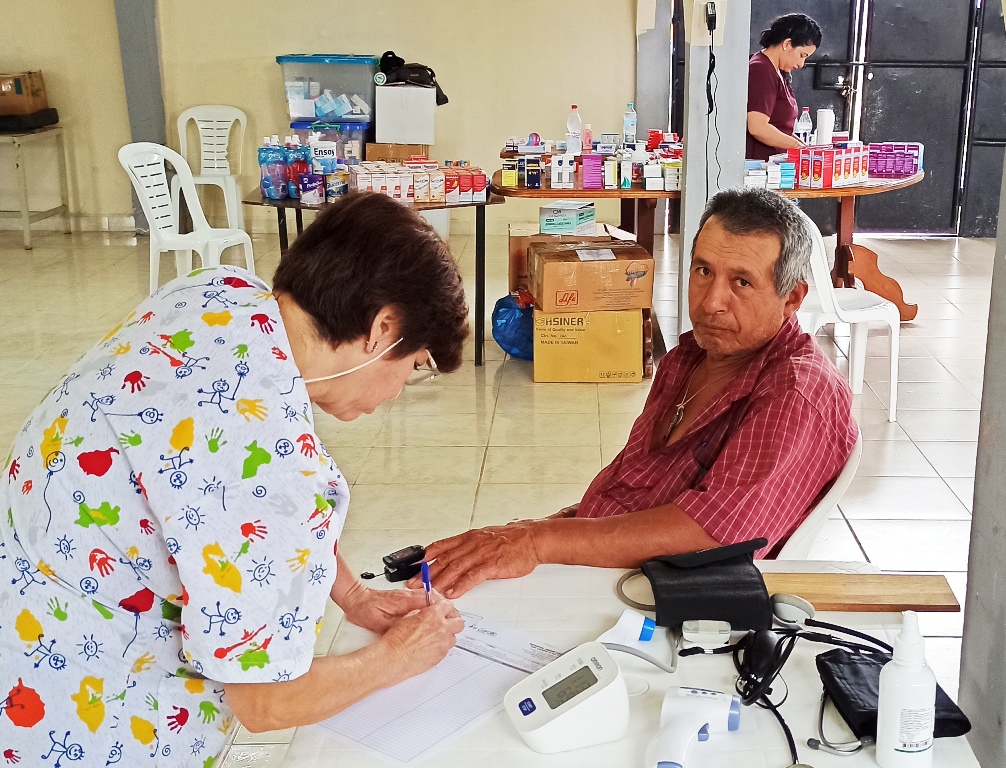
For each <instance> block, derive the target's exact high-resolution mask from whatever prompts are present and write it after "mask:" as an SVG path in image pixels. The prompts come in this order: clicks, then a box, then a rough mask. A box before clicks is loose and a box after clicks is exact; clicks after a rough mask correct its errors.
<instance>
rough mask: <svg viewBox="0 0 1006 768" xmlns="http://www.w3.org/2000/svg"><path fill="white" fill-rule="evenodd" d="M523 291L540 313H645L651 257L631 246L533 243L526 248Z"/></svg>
mask: <svg viewBox="0 0 1006 768" xmlns="http://www.w3.org/2000/svg"><path fill="white" fill-rule="evenodd" d="M527 253H528V289H529V291H530V293H531V295H532V296H534V299H535V306H537V307H539V308H540V309H543V310H544V311H546V312H575V311H585V310H605V311H608V310H622V309H646V308H648V307H650V306H651V305H652V303H653V257H652V256H651V255H650V254H649V253H648V252H647V251H646V249H645V248H643V247H642V246H640V245H637V244H636V243H633V242H625V241H619V240H609V241H608V242H600V243H589V244H584V243H562V242H559V243H556V242H537V243H532V244H531V245H529V246H528V252H527Z"/></svg>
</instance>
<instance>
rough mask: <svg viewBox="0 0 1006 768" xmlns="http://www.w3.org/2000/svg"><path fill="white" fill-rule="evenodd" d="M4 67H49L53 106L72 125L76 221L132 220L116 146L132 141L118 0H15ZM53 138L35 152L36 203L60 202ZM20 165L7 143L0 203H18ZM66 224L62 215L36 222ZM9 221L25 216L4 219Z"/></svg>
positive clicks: (7, 18)
mask: <svg viewBox="0 0 1006 768" xmlns="http://www.w3.org/2000/svg"><path fill="white" fill-rule="evenodd" d="M0 17H2V22H0V72H23V71H25V70H41V71H42V74H43V76H44V77H45V85H46V92H47V93H48V96H49V106H51V107H55V108H56V109H57V110H59V116H60V123H61V124H62V125H63V128H64V130H65V133H66V142H67V155H68V160H69V166H68V175H69V181H70V204H71V210H72V211H73V213H74V214H75V218H76V226H77V227H78V228H83V229H102V228H105V227H106V225H107V223H108V222H107V221H106V219H107V217H112V222H111V224H112V227H113V228H116V227H121V226H123V225H124V224H126V223H128V222H131V221H132V203H131V198H130V191H129V181H128V179H127V178H126V175H125V173H124V172H123V171H122V168H121V167H120V166H119V162H118V160H117V159H116V152H118V150H119V147H120V146H122V145H123V144H126V143H128V142H129V120H128V117H127V112H126V91H125V86H124V84H123V80H122V63H121V61H120V58H119V39H118V34H117V31H116V24H115V8H114V5H113V2H112V0H88V2H86V3H83V4H82V3H80V2H72V1H71V0H13V1H12V2H7V3H4V4H3V10H2V12H0ZM51 146H52V145H51V144H49V143H48V142H46V143H45V144H44V145H42V146H40V147H37V148H35V149H34V151H32V152H29V153H28V156H27V158H26V166H27V169H28V173H29V179H28V183H29V188H30V189H31V195H30V197H29V199H30V203H31V207H32V209H33V210H38V209H43V208H51V207H53V206H55V205H59V184H58V180H57V174H56V162H55V159H54V155H53V151H52V149H51ZM14 172H15V166H14V158H13V152H12V150H11V149H10V148H9V147H6V148H0V209H4V210H12V209H17V208H18V202H17V200H18V198H17V196H16V195H15V194H14V189H15V187H14V186H13V185H14V183H15V178H16V177H15V175H14ZM47 225H51V226H56V227H62V220H61V219H49V220H47V221H45V222H40V223H39V224H36V225H35V226H36V227H43V226H47ZM0 226H3V227H5V228H12V227H18V228H19V227H20V222H19V221H15V220H11V219H7V220H4V219H0Z"/></svg>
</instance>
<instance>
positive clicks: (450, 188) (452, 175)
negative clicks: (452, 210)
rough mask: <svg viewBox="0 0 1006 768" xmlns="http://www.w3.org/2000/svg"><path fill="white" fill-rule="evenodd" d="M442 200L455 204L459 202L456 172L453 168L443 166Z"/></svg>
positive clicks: (459, 193) (459, 195)
mask: <svg viewBox="0 0 1006 768" xmlns="http://www.w3.org/2000/svg"><path fill="white" fill-rule="evenodd" d="M444 202H445V203H447V205H457V204H458V203H460V202H461V190H460V188H459V180H458V172H457V171H456V170H455V169H454V168H444Z"/></svg>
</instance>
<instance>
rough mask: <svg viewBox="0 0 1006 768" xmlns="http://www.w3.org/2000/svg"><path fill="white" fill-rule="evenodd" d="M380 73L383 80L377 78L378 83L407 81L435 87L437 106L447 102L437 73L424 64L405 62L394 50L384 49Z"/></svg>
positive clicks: (412, 83)
mask: <svg viewBox="0 0 1006 768" xmlns="http://www.w3.org/2000/svg"><path fill="white" fill-rule="evenodd" d="M379 66H380V70H381V73H382V74H383V75H384V82H383V83H382V82H380V80H378V84H379V85H385V84H388V85H390V84H391V83H408V84H409V85H421V86H425V87H427V88H436V89H437V106H438V107H442V106H443V105H444V104H446V103H447V101H448V99H447V94H446V93H444V92H443V90H442V89H441V88H440V84H439V83H438V82H437V73H436V72H434V71H433V70H432V69H430V68H429V67H427V66H426V65H425V64H406V63H405V59H403V58H402V57H401V56H397V55H396V54H395V52H394V51H385V52H384V55H383V56H381V63H380V65H379Z"/></svg>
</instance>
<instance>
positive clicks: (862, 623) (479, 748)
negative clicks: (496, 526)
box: [223, 561, 978, 768]
mask: <svg viewBox="0 0 1006 768" xmlns="http://www.w3.org/2000/svg"><path fill="white" fill-rule="evenodd" d="M866 568H867V570H874V571H875V569H874V568H872V567H871V566H866ZM764 570H766V571H767V570H799V571H803V572H807V571H815V572H820V571H840V570H851V571H862V570H863V566H862V565H861V564H853V563H848V564H838V563H815V562H812V561H801V562H800V563H771V564H766V565H765V567H764ZM621 573H622V571H618V570H612V569H602V568H585V567H570V566H559V565H550V566H539V567H538V568H537V569H536V570H535V571H534V573H532V574H531V575H529V576H526V577H524V578H522V579H512V580H507V581H496V582H489V583H486V584H482V585H480V586H479V587H476V588H475V589H473V590H472V591H471V592H470V593H468V594H467V595H465V596H464V597H462V598H460V599H459V600H457V601H456V605H457V607H458V608H459V609H460V610H462V611H465V612H469V613H476V614H480V615H483V616H485V617H487V618H490V619H491V620H493V621H495V622H498V623H501V624H504V625H507V626H511V627H513V628H515V629H519V630H522V631H525V632H528V633H530V634H533V635H535V636H536V637H538V638H540V639H541V640H543V641H545V642H549V643H552V644H554V645H556V646H558V647H568V648H571V647H574V646H576V645H579V644H580V643H582V642H585V641H587V640H592V639H595V638H596V637H597V636H598V635H600V634H601V633H602V632H604V631H605V630H607V629H609V628H610V627H611V626H613V625H614V623H615V621H616V620H617V619H618V617H619V615H620V614H621V612H622V610H623V609H624V607H625V606H624V605H623V604H622V603H621V602H620V601H619V600H618V598H617V597H616V595H615V592H614V584H615V581H616V580H617V578H618V576H619V575H621ZM382 583H383V582H382ZM389 586H390V585H389ZM819 618H821V619H822V620H824V621H831V622H833V623H838V624H842V625H844V626H850V627H853V628H856V629H859V630H863V631H866V632H869V633H872V634H876V635H878V636H879V637H881V638H884V637H885V636H886V638H887V639H890V637H891V635H892V634H893V633H896V631H897V628H898V626H899V625H900V615H898V614H881V613H872V614H871V613H861V614H848V613H844V614H820V616H819ZM372 639H373V638H372V636H371V635H370V633H369V632H367V631H365V630H361V629H360V628H358V627H355V626H353V625H351V624H349V623H348V622H345V621H344V622H343V623H342V625H341V626H340V627H339V629H338V631H337V632H336V635H335V641H334V643H333V646H332V649H331V652H332V653H346V652H349V651H351V650H354V649H356V648H359V647H360V646H362V645H365V644H366V643H368V642H372ZM827 650H829V646H824V645H819V644H815V643H809V642H806V641H799V642H798V643H797V646H796V649H795V650H794V652H793V654H792V656H791V657H790V659H789V661H788V663H787V664H786V667H785V669H784V671H783V675H782V676H783V678H785V680H786V683H787V684H788V685H789V689H790V693H789V698H788V700H787V701H786V702H785V704H783V706H782V708H781V711H782V713H783V715H784V717H785V718H786V720H787V722H788V723H789V725H790V727H791V728H792V730H793V734H794V737H795V738H796V742H797V749H798V750H799V754H800V758H801V760H803V761H805V762H807V763H809V764H811V765H813V766H815V768H831V767H834V768H864V767H865V766H875V765H876V764H877V763H876V761H875V760H874V757H873V755H874V751H873V748H872V747H870V748H868V749H866V750H864V751H863V752H861V753H860V754H858V755H855V756H852V757H839V756H834V755H829V754H826V753H823V752H816V751H814V750H811V749H810V748H809V747H807V739H808V738H810V737H815V736H817V716H818V707H819V704H820V697H821V690H822V689H821V682H820V677H819V676H818V674H817V669H816V667H815V665H814V658H815V656H816V655H817V654H819V653H823V652H825V651H827ZM613 656H614V657H615V658H616V659H617V660H618V663H619V666H621V668H622V670H623V672H624V673H626V674H629V675H634V676H636V677H638V678H642V679H644V680H645V681H646V682H647V683H648V684H649V691H648V692H646V693H644V694H642V695H639V696H636V697H633V698H632V699H630V712H631V715H630V722H629V731H628V733H627V734H626V736H625V737H624V738H622V739H620V740H619V741H616V742H611V743H609V744H602V745H599V746H595V747H589V748H586V749H581V750H575V751H572V752H565V753H560V754H554V755H540V754H538V753H536V752H533V751H532V750H530V749H529V748H528V747H527V746H525V744H524V742H523V741H522V740H521V738H520V736H519V735H518V734H517V732H516V731H515V730H514V729H513V727H512V725H511V724H510V721H509V719H508V718H507V716H506V714H505V713H504V712H503V711H502V710H500V711H497V712H495V713H493V714H491V715H488V716H486V717H485V718H483V719H481V720H479V721H477V722H476V723H474V724H472V725H471V726H470V727H468V728H467V729H464V730H463V731H462V732H461V733H459V734H457V735H456V736H455V737H453V738H452V739H450V740H449V741H447V742H445V743H444V744H442V745H441V746H440V747H439V748H434V749H432V750H431V751H430V752H429V753H428V754H427V755H424V756H422V757H420V758H419V759H417V760H416V761H414V762H413V763H409V764H408V765H409V766H410V768H413V766H415V767H417V768H418V766H424V767H425V766H451V768H463V767H464V766H472V768H474V767H475V766H478V767H479V768H504V767H506V768H512V766H528V767H529V768H533V767H534V766H549V768H564V767H566V766H568V767H569V768H573V767H574V766H575V768H612V767H613V766H619V768H622V767H625V768H629V767H631V766H642V765H643V758H644V753H645V750H646V745H647V743H648V742H649V740H650V738H651V737H652V736H653V734H654V733H655V732H656V730H657V727H658V724H659V716H660V705H661V702H662V701H663V695H664V691H666V690H667V688H669V687H671V686H701V687H704V688H712V689H716V690H721V691H732V690H733V684H734V668H733V663H732V660H731V658H730V656H729V655H722V656H693V657H688V658H684V659H681V660H680V661H679V664H678V671H677V672H676V673H674V674H673V675H670V674H666V673H663V672H660V671H659V670H657V669H656V668H655V667H652V666H651V665H649V664H647V663H646V662H644V661H641V660H638V659H635V658H634V657H631V656H628V655H626V654H620V653H617V652H616V653H613ZM776 690H781V686H779V685H778V684H777V686H776ZM775 698H778V696H776V697H775ZM825 723H826V724H825V728H826V733H827V734H828V736H829V738H830V739H831V740H832V741H844V740H846V739H848V738H850V737H849V735H848V730H847V729H846V728H845V725H844V723H842V721H841V719H840V718H839V716H838V715H837V714H835V713H834V710H833V709H831V708H830V707H829V714H828V716H827V718H826V721H825ZM290 735H291V734H290V732H286V734H285V736H281V737H275V736H269V737H266V738H261V737H258V736H256V735H255V734H248V733H241V734H239V736H238V738H237V739H236V743H235V744H234V745H233V746H232V747H230V750H229V752H228V753H227V754H226V759H225V760H224V762H223V766H224V768H244V767H245V766H248V767H249V768H250V767H251V766H254V767H255V768H264V767H265V766H268V767H269V768H272V767H273V766H297V768H322V766H324V767H325V768H329V767H330V766H340V768H370V767H371V766H388V765H395V763H394V762H393V761H390V760H387V761H385V760H382V759H380V758H378V757H375V756H373V755H371V754H367V753H363V752H361V751H360V750H358V749H356V748H355V747H352V746H348V745H346V744H344V743H341V742H340V741H339V739H338V737H337V736H336V735H335V734H334V733H332V732H331V731H328V730H326V729H324V728H322V727H320V726H307V727H302V728H298V729H297V730H296V733H294V734H292V741H290V740H289V739H290ZM266 742H271V743H266ZM280 742H288V743H280ZM934 750H935V752H934V762H933V765H934V766H936V768H944V767H946V768H951V767H952V768H978V761H977V760H976V759H975V757H974V754H973V753H972V751H971V748H970V746H969V745H968V742H967V740H966V739H965V738H964V737H959V738H955V739H937V740H936V742H935V748H934ZM691 754H692V756H693V759H692V761H691V764H690V765H689V768H727V767H728V766H729V767H730V768H734V766H745V768H762V767H764V768H786V766H789V765H790V756H789V750H788V748H787V746H786V740H785V737H784V736H783V733H782V729H781V728H780V727H779V725H778V723H777V722H776V720H775V719H774V718H773V717H772V715H771V713H769V712H768V711H766V710H762V709H759V708H757V707H744V708H743V711H742V713H741V727H740V730H739V731H738V732H736V733H731V734H726V735H723V736H721V737H718V738H717V737H713V739H711V740H710V741H708V742H705V743H700V744H696V745H695V746H694V748H693V751H692V753H691ZM398 765H401V764H400V763H399V764H398Z"/></svg>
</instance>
